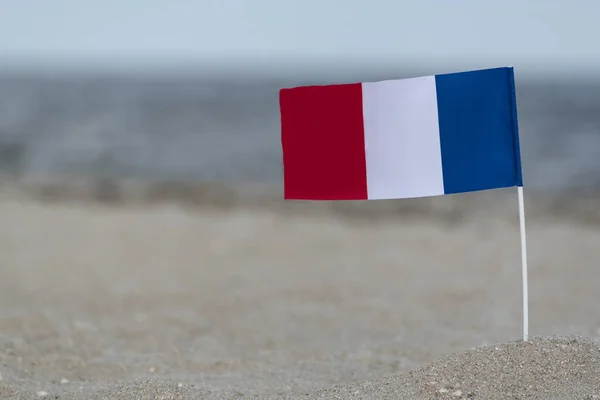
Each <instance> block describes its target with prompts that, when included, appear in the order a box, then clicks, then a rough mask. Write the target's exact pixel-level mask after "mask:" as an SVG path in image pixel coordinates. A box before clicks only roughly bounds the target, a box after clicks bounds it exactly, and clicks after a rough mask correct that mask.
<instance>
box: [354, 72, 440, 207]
mask: <svg viewBox="0 0 600 400" xmlns="http://www.w3.org/2000/svg"><path fill="white" fill-rule="evenodd" d="M362 100H363V118H364V135H365V151H366V163H367V188H368V198H369V199H394V198H410V197H423V196H437V195H442V194H444V177H443V171H442V155H441V147H440V131H439V123H438V111H437V94H436V83H435V76H425V77H419V78H411V79H401V80H389V81H381V82H371V83H363V84H362Z"/></svg>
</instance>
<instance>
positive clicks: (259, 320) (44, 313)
mask: <svg viewBox="0 0 600 400" xmlns="http://www.w3.org/2000/svg"><path fill="white" fill-rule="evenodd" d="M22 192H23V193H26V194H25V195H22V193H21V192H18V191H11V190H8V189H5V190H4V191H3V192H2V195H1V196H0V221H1V222H2V229H0V376H1V380H0V398H2V399H34V398H48V399H55V398H60V399H107V398H108V399H159V398H163V399H180V398H181V399H184V398H206V399H211V398H214V399H221V398H223V399H225V398H231V399H235V398H253V397H255V398H293V399H308V398H325V399H336V398H342V399H343V398H355V399H384V398H385V399H393V398H408V399H413V398H414V399H432V398H440V399H443V398H480V399H496V398H515V399H516V398H523V399H524V398H528V399H537V398H539V399H559V398H560V399H592V398H593V397H592V396H600V350H599V349H600V344H598V342H596V341H595V340H597V339H598V338H599V337H600V330H599V328H600V307H599V305H598V304H599V302H598V300H599V298H600V297H599V296H600V274H599V272H598V271H599V270H598V265H599V260H600V245H599V244H600V224H598V223H597V220H598V219H597V216H598V210H597V209H596V208H595V204H597V202H596V201H592V200H590V201H588V202H587V203H585V204H587V205H586V206H585V207H587V208H585V207H584V204H583V203H581V204H579V205H576V206H568V207H567V206H565V205H564V204H563V203H561V205H556V204H554V205H553V206H552V207H550V206H548V204H542V203H541V202H539V203H536V202H534V200H532V198H528V199H529V200H528V203H527V212H528V246H529V261H530V271H529V279H530V333H531V335H532V336H534V338H532V340H531V341H529V342H527V343H522V342H520V341H519V340H520V338H521V335H522V312H521V306H522V305H521V301H522V299H521V269H520V247H519V228H518V219H517V208H516V206H517V204H516V194H514V193H512V192H511V193H510V196H508V197H506V199H505V197H504V196H503V195H502V196H501V195H498V196H497V198H498V199H499V200H497V201H495V202H494V201H491V200H490V199H492V198H493V196H492V195H489V194H486V195H485V196H483V197H482V196H479V197H477V196H470V195H465V196H464V197H461V198H458V197H457V196H451V197H450V198H446V200H444V199H434V200H426V201H425V200H423V201H421V202H419V201H407V202H403V203H402V205H401V206H398V205H394V206H389V203H385V204H384V203H378V204H377V205H376V206H373V205H368V206H365V207H362V208H361V207H360V206H355V205H344V206H343V207H342V208H335V207H337V206H332V205H324V206H323V205H315V206H314V209H315V210H316V211H314V212H313V211H310V205H300V206H289V207H288V208H286V206H285V205H282V204H281V203H283V202H276V201H275V200H273V202H272V203H271V202H270V200H269V201H267V200H260V199H255V200H250V199H248V198H244V199H237V200H236V201H235V202H231V201H229V200H226V199H225V198H223V201H221V200H220V199H218V198H217V199H216V200H215V198H214V197H211V199H212V200H210V201H205V202H204V203H203V202H202V201H199V200H198V201H196V203H195V204H189V203H190V202H188V203H186V204H183V203H185V202H183V203H182V202H174V201H157V200H156V196H155V197H154V198H153V199H152V201H146V202H141V201H139V199H138V198H135V196H133V197H132V198H135V199H136V200H131V201H123V199H122V198H121V197H122V193H121V194H119V195H117V196H116V197H115V196H110V195H109V196H105V197H102V199H103V200H102V201H100V202H93V201H83V200H82V199H81V198H75V197H77V196H72V197H74V198H75V199H71V200H68V199H63V198H60V199H58V200H57V199H56V198H55V197H60V196H57V195H52V193H51V194H50V195H49V194H48V193H49V192H47V191H46V192H44V193H46V196H45V197H44V196H41V195H40V194H39V192H36V193H37V195H36V196H33V195H31V191H28V190H24V191H22ZM64 192H65V190H64V189H61V190H59V191H57V192H56V193H59V194H60V193H64ZM109 193H110V190H109ZM203 193H204V195H205V196H206V191H205V192H203ZM526 195H527V194H526ZM53 196H54V197H53ZM253 196H254V195H253ZM92 197H93V196H92ZM158 197H160V196H158ZM166 197H169V196H166ZM209 197H210V196H209ZM275 197H277V196H275ZM163 200H164V199H163ZM196 200H197V199H196ZM536 201H537V200H536ZM210 202H212V204H205V203H210ZM192 203H193V202H192ZM557 204H558V203H557ZM344 207H345V208H344ZM368 207H372V209H369V208H368ZM395 207H402V208H395ZM565 207H567V208H568V212H567V211H566V208H565ZM569 207H570V208H569ZM378 210H379V211H378ZM382 210H383V211H382ZM552 335H563V336H564V337H562V338H553V339H549V338H547V339H541V338H539V337H547V336H552ZM480 346H487V347H483V348H481V347H480ZM475 347H477V349H474V348H475Z"/></svg>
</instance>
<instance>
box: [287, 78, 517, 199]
mask: <svg viewBox="0 0 600 400" xmlns="http://www.w3.org/2000/svg"><path fill="white" fill-rule="evenodd" d="M279 101H280V111H281V141H282V147H283V170H284V198H285V199H289V200H368V199H369V200H370V199H400V198H410V197H426V196H438V195H445V194H453V193H463V192H472V191H479V190H488V189H496V188H503V187H510V186H522V184H523V182H522V174H521V156H520V149H519V131H518V123H517V107H516V95H515V83H514V72H513V68H512V67H503V68H493V69H483V70H476V71H468V72H458V73H450V74H442V75H434V76H424V77H417V78H409V79H397V80H386V81H379V82H367V83H352V84H335V85H323V86H302V87H295V88H286V89H281V91H280V93H279Z"/></svg>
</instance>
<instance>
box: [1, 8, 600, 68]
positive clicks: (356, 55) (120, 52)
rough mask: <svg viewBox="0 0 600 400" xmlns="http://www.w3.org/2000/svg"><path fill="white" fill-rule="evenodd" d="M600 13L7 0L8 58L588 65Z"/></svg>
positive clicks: (4, 33)
mask: <svg viewBox="0 0 600 400" xmlns="http://www.w3.org/2000/svg"><path fill="white" fill-rule="evenodd" d="M598 15H600V1H598V0H503V1H500V0H493V1H492V0H479V1H477V0H412V1H403V0H161V1H159V0H94V1H92V0H0V62H1V63H4V64H5V65H10V64H11V63H18V62H24V61H26V60H35V62H37V63H40V62H47V63H58V64H68V63H73V62H77V63H88V64H90V65H92V64H95V65H96V66H119V65H121V66H122V65H146V66H148V67H152V66H159V65H161V64H169V63H171V64H185V63H194V64H198V63H207V62H213V63H215V62H223V63H227V62H229V63H231V61H230V60H231V58H232V57H234V58H241V59H243V60H247V62H248V63H260V64H262V65H263V67H265V68H266V67H267V66H271V67H273V68H277V66H278V65H279V63H281V62H283V61H285V60H288V62H289V60H292V59H293V60H299V61H300V62H307V63H318V62H325V61H339V62H341V63H343V62H344V60H347V59H354V60H362V61H364V62H370V63H378V62H394V63H399V62H406V63H409V64H410V63H427V62H432V61H433V62H448V63H452V64H457V65H463V64H464V65H468V64H469V63H471V64H473V63H474V64H477V65H478V66H483V65H488V64H489V65H493V64H501V65H514V66H515V67H516V68H517V67H523V68H525V69H531V68H533V69H544V68H548V69H549V70H550V69H553V68H556V67H557V66H561V67H563V68H565V67H566V68H568V67H570V66H574V67H580V68H587V69H590V68H594V67H595V66H596V65H598V66H600V46H598V44H597V40H600V27H599V26H600V24H598ZM228 60H229V61H228Z"/></svg>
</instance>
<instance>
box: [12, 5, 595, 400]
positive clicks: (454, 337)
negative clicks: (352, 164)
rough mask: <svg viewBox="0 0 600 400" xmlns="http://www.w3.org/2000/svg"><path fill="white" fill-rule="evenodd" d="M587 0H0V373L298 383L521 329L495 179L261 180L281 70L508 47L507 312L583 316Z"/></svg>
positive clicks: (367, 72) (258, 387)
mask: <svg viewBox="0 0 600 400" xmlns="http://www.w3.org/2000/svg"><path fill="white" fill-rule="evenodd" d="M599 13H600V2H598V1H593V0H579V1H577V2H573V1H569V0H545V1H541V0H539V1H537V0H529V1H524V0H503V1H482V0H455V1H449V0H418V1H417V0H414V1H400V0H370V1H365V0H252V1H250V0H169V1H156V0H127V1H123V0H103V1H91V0H44V1H34V0H2V1H0V381H1V382H0V397H3V398H9V397H8V396H2V394H3V393H4V392H2V390H3V388H4V387H5V386H3V385H8V386H10V387H11V388H18V390H22V389H23V388H26V389H27V390H29V389H31V390H34V389H35V390H41V389H43V390H46V391H49V392H53V391H55V392H57V393H58V392H59V391H61V390H62V391H64V390H70V389H69V388H70V387H71V386H69V385H61V384H59V383H57V382H61V381H65V380H66V381H71V382H77V383H78V384H77V385H76V387H80V388H81V389H80V390H84V391H85V390H89V391H94V390H96V389H97V388H98V387H100V388H105V387H106V385H112V384H114V383H115V382H123V381H129V380H132V379H134V378H137V377H140V376H148V375H160V376H162V377H166V378H168V379H172V380H175V382H179V381H180V382H183V383H194V384H197V385H198V387H209V388H211V389H213V390H226V389H228V388H231V387H233V388H236V389H237V390H239V391H240V392H241V393H254V394H259V395H266V394H274V393H275V394H276V393H288V392H289V391H295V390H297V391H301V393H305V392H306V391H309V390H312V389H318V388H322V387H324V386H325V385H329V384H334V383H340V382H347V381H349V380H359V379H367V378H373V377H378V376H380V375H381V374H387V373H395V372H402V371H407V370H409V369H412V368H416V367H417V366H420V365H423V364H425V363H427V362H430V361H433V360H435V359H436V358H439V357H441V356H443V355H445V354H447V353H448V352H451V351H463V350H464V349H466V348H469V347H472V346H478V345H481V344H484V343H492V342H498V341H507V340H514V339H519V338H520V337H521V332H522V330H521V329H522V326H521V307H522V303H521V270H520V248H519V225H518V219H517V200H516V194H515V190H514V188H511V189H508V190H498V191H490V192H482V193H471V194H465V195H456V196H444V197H438V198H424V199H411V200H402V201H372V202H331V203H329V202H325V203H318V204H316V203H311V202H287V203H285V202H284V201H283V200H282V165H281V142H280V121H279V104H278V92H279V89H280V88H282V87H290V86H295V85H298V84H311V83H342V82H355V81H369V80H378V79H390V78H403V77H414V76H419V75H427V74H438V73H447V72H455V71H461V70H471V69H479V68H488V67H498V66H513V67H514V68H515V74H516V86H517V101H518V116H519V124H520V137H521V152H522V165H523V175H524V181H525V187H526V190H525V196H526V214H527V216H528V222H527V226H528V244H529V260H530V290H531V293H530V307H531V310H530V318H531V327H530V333H531V335H547V334H555V333H575V334H580V335H585V336H588V337H600V308H599V307H598V306H597V305H598V298H597V296H598V293H600V279H598V268H597V267H598V260H600V248H599V247H598V243H600V229H599V227H600V207H599V204H600V203H599V202H598V199H599V197H598V196H597V194H596V191H597V188H598V187H599V185H600V69H599V67H600V47H599V46H598V38H600V28H599V26H598V15H599ZM315 215H316V217H314V216H315ZM313 217H314V218H313ZM2 379H3V380H2ZM11 385H12V386H11ZM73 387H75V386H73ZM28 388H29V389H28ZM11 390H12V389H11ZM15 390H16V389H15ZM73 390H75V389H73ZM28 393H29V392H28ZM79 393H80V394H81V393H83V392H79ZM87 394H89V392H88V393H87ZM29 395H30V393H29V394H27V395H26V396H25V397H23V398H29V397H30V396H29ZM28 396H29V397H28ZM87 397H90V396H87ZM109 397H110V398H118V397H111V396H101V398H109ZM135 397H136V396H134V395H128V396H125V397H124V398H135ZM61 398H68V397H64V396H63V397H61ZM77 398H81V396H80V397H77ZM90 398H91V397H90ZM232 398H238V397H232Z"/></svg>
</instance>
